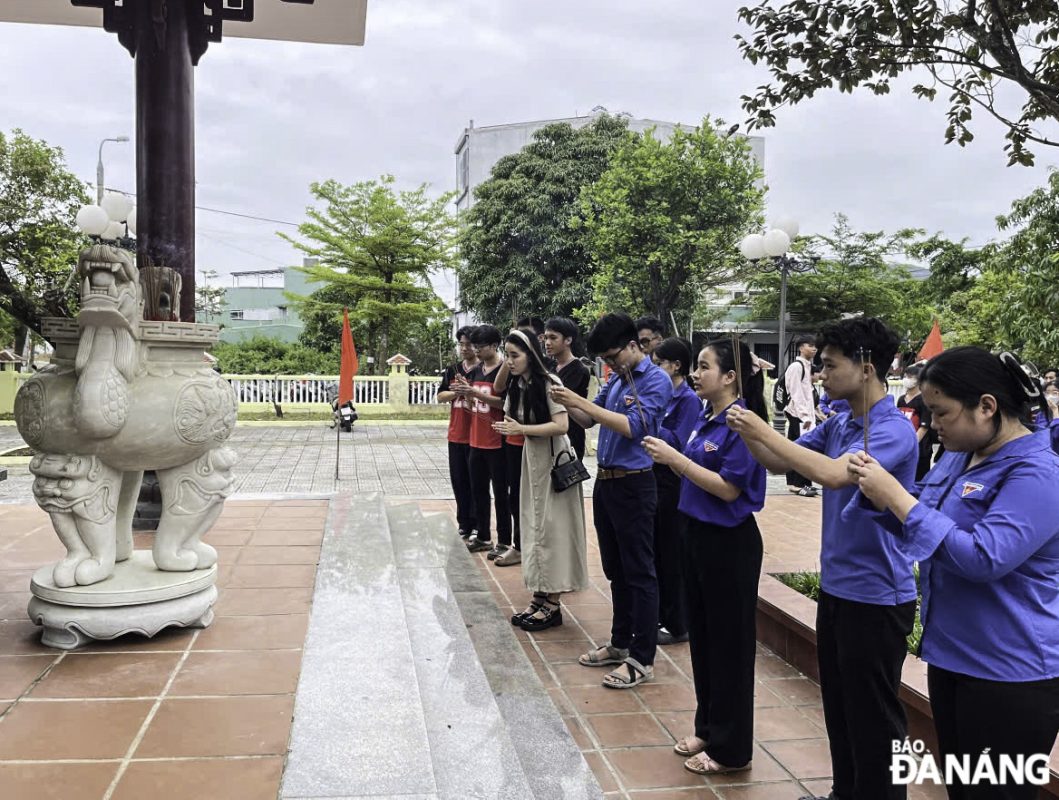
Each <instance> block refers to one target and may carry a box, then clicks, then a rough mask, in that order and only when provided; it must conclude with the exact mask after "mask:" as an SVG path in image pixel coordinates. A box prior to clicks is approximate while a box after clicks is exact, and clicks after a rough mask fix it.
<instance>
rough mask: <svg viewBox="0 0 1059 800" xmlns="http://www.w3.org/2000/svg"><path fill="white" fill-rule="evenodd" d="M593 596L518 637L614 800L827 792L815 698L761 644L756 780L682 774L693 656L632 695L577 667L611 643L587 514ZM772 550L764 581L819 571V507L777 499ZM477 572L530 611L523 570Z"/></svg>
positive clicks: (438, 506)
mask: <svg viewBox="0 0 1059 800" xmlns="http://www.w3.org/2000/svg"><path fill="white" fill-rule="evenodd" d="M420 508H421V509H422V510H423V511H424V512H425V513H431V512H445V513H448V514H450V515H453V514H454V505H453V504H452V503H451V502H447V501H421V503H420ZM586 520H587V522H588V555H589V568H588V569H589V575H590V578H591V583H592V585H591V587H590V588H589V589H587V590H585V591H583V592H577V593H575V594H571V595H567V596H564V598H563V619H564V624H563V625H562V626H561V627H558V628H552V629H549V630H547V631H542V632H540V633H535V634H530V633H526V632H525V631H521V630H518V631H517V636H518V637H519V639H520V640H521V643H522V648H523V650H525V652H526V655H527V656H528V657H529V659H530V662H531V663H532V664H533V666H534V669H535V670H536V671H537V674H538V676H540V679H541V681H542V682H543V683H544V685H545V687H546V688H547V690H548V694H549V695H550V696H551V698H552V700H553V702H554V703H555V706H556V708H558V709H559V712H560V713H561V714H562V716H563V719H564V721H565V722H566V725H567V727H568V728H569V730H570V733H571V735H573V737H574V739H575V741H576V742H577V743H578V745H579V746H580V747H581V751H582V753H583V755H584V757H585V759H586V760H587V761H588V763H589V765H590V766H591V767H592V770H593V772H594V773H595V774H596V778H597V779H598V780H599V783H600V786H601V787H602V788H603V791H604V792H605V793H606V794H607V795H608V796H610V797H621V798H637V799H638V800H639V799H641V798H642V800H648V799H650V800H676V799H677V798H680V799H681V800H691V799H692V798H704V799H707V798H708V799H709V800H717V798H721V799H722V800H795V798H797V797H799V796H800V795H803V794H806V793H808V792H814V793H816V794H820V795H826V794H827V793H828V792H829V791H830V788H831V782H830V780H829V777H830V772H831V763H830V755H829V752H828V746H827V736H826V733H825V731H824V723H823V711H822V707H821V701H820V690H819V687H818V686H817V684H816V683H814V682H813V681H811V680H809V679H808V678H806V677H805V676H803V675H802V674H801V673H799V672H798V671H797V670H795V669H794V668H793V667H791V666H790V665H788V664H787V663H786V662H785V661H783V660H781V659H780V658H778V657H777V656H776V655H774V654H773V653H772V652H771V651H770V650H768V649H767V648H765V647H763V646H762V645H758V655H757V665H756V676H757V681H756V683H757V689H756V692H755V708H756V711H755V719H754V725H755V730H754V734H755V742H756V743H755V747H754V759H753V769H752V770H750V771H748V772H744V773H733V774H729V775H719V776H714V777H710V778H704V777H700V776H697V775H694V774H692V773H690V772H688V771H687V770H685V769H684V768H683V759H682V758H680V757H679V756H677V755H676V754H675V753H674V752H673V745H674V743H675V742H676V740H677V739H679V738H681V737H683V736H686V735H688V734H690V733H693V731H694V728H693V719H694V710H695V694H694V689H693V687H692V683H691V659H690V656H689V651H688V645H687V644H686V643H685V644H679V645H672V646H667V647H660V648H659V652H658V656H657V657H656V661H655V678H654V679H653V680H652V681H651V682H649V683H646V684H643V685H642V686H639V687H636V688H635V689H630V690H625V691H615V690H613V689H604V688H603V687H602V686H600V681H601V680H602V677H603V674H604V673H605V672H606V670H601V669H592V668H588V667H582V666H581V665H579V664H578V663H577V657H578V655H580V654H581V653H583V652H585V651H586V650H588V649H589V648H590V647H591V646H594V645H598V644H601V643H602V642H605V641H607V639H608V638H609V636H610V613H611V611H610V596H609V590H608V585H607V580H606V578H605V577H603V570H602V568H601V567H600V562H599V549H598V547H597V545H596V540H595V533H594V530H593V528H592V507H591V503H586ZM758 523H759V525H760V526H761V529H762V535H763V538H764V542H765V558H764V567H763V570H762V572H763V574H764V573H768V572H778V571H794V570H802V569H816V568H818V564H819V551H820V534H819V530H820V527H819V526H820V501H819V499H815V500H814V499H811V498H801V497H794V496H791V497H783V496H779V495H770V496H769V497H768V498H767V502H766V507H765V510H764V511H763V512H762V513H761V514H759V515H758ZM478 558H479V566H480V568H481V570H482V571H483V573H484V574H485V575H487V576H488V578H489V581H490V591H491V592H492V594H493V596H494V597H495V598H496V601H497V604H498V605H499V606H500V608H501V610H502V611H503V613H504V614H510V613H512V612H513V611H515V610H521V609H522V608H524V607H525V605H526V602H527V599H528V593H527V591H526V589H525V587H524V586H523V584H522V575H521V572H520V570H519V568H518V567H494V566H492V564H491V563H490V562H489V561H488V560H486V558H485V556H484V554H478ZM944 797H945V793H944V791H940V790H938V788H937V787H930V788H928V789H919V788H916V787H912V791H910V792H909V798H910V800H935V798H937V799H938V800H940V799H941V798H944Z"/></svg>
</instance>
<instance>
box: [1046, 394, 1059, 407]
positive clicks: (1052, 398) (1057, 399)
mask: <svg viewBox="0 0 1059 800" xmlns="http://www.w3.org/2000/svg"><path fill="white" fill-rule="evenodd" d="M1044 399H1045V400H1047V401H1048V405H1052V406H1059V394H1046V395H1045V396H1044Z"/></svg>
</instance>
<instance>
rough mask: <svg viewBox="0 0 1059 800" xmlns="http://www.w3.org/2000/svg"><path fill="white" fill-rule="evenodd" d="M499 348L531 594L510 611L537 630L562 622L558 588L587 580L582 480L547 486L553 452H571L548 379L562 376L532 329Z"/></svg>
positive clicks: (573, 588) (504, 425)
mask: <svg viewBox="0 0 1059 800" xmlns="http://www.w3.org/2000/svg"><path fill="white" fill-rule="evenodd" d="M504 349H505V351H506V355H507V364H508V367H509V369H510V370H511V375H512V377H513V378H514V380H513V381H512V383H511V385H510V386H509V388H508V393H507V399H506V400H505V403H504V421H503V422H497V423H494V425H493V427H494V428H495V429H496V430H497V431H499V432H500V433H503V434H505V435H521V436H525V437H526V444H525V446H524V447H523V449H522V483H521V492H520V495H519V519H520V521H521V525H522V580H523V581H524V582H525V584H526V588H527V589H529V590H530V591H531V592H533V600H532V601H531V602H530V604H529V607H528V608H527V609H526V610H525V611H523V612H522V613H520V614H515V615H514V616H513V617H512V618H511V624H512V625H517V626H518V627H520V628H522V629H523V630H527V631H539V630H544V629H545V628H551V627H554V626H556V625H562V624H563V612H562V608H561V605H560V602H559V598H560V595H561V594H563V593H565V592H577V591H580V590H582V589H584V588H585V587H586V586H587V585H588V563H587V555H586V546H585V505H584V496H583V494H582V491H581V484H580V483H578V484H576V485H575V486H571V487H570V488H569V489H567V490H566V491H563V492H556V491H555V489H554V488H553V486H552V475H551V473H552V466H553V465H554V463H555V457H556V456H558V455H559V454H560V453H563V452H565V453H571V454H572V452H573V450H572V448H571V446H570V440H569V438H568V437H567V435H566V431H567V426H568V424H569V419H568V416H567V412H566V408H565V407H563V406H561V405H559V404H558V403H556V402H554V401H553V400H552V399H551V397H550V396H549V393H548V386H549V385H550V384H553V383H554V384H557V385H561V381H560V380H559V378H558V377H556V376H555V375H552V374H550V373H549V372H548V370H547V369H546V368H545V366H544V359H543V357H542V356H541V353H540V346H539V345H538V343H537V338H536V336H535V335H534V333H533V332H532V331H523V330H513V331H511V333H510V334H508V337H507V340H506V342H505V344H504ZM563 460H565V459H563Z"/></svg>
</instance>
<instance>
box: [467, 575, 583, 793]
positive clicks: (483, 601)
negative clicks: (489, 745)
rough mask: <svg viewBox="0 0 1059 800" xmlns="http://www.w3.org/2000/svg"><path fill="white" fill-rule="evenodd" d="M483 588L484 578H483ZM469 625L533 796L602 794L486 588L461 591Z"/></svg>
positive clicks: (468, 627)
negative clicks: (475, 590)
mask: <svg viewBox="0 0 1059 800" xmlns="http://www.w3.org/2000/svg"><path fill="white" fill-rule="evenodd" d="M483 588H484V581H483ZM456 601H457V603H458V604H459V607H460V611H461V612H462V614H463V617H464V619H466V620H474V622H473V624H470V623H469V624H468V626H467V629H468V632H469V633H470V636H471V640H472V641H473V642H474V647H475V650H476V651H477V652H478V654H479V656H480V658H481V662H482V667H483V669H484V670H485V673H486V676H487V677H488V679H489V684H490V686H491V687H492V690H493V693H494V695H495V697H496V703H497V706H498V708H499V709H500V713H501V715H502V716H503V718H504V720H505V722H506V725H507V728H508V730H510V731H512V733H513V735H512V741H513V743H514V746H515V750H516V751H517V752H518V755H519V759H520V760H521V762H522V764H523V767H524V768H525V771H526V775H527V777H528V778H529V782H530V785H531V786H532V788H533V797H536V798H542V799H543V798H551V797H562V798H565V799H566V800H589V799H590V798H591V800H595V799H596V798H601V797H603V792H602V790H601V789H600V788H599V784H598V783H597V781H596V778H595V775H594V774H593V773H592V770H591V768H590V767H589V766H588V764H587V763H586V762H585V759H584V757H583V756H582V755H581V751H580V749H579V748H578V746H577V743H576V742H575V741H574V740H573V737H572V736H571V735H570V732H569V730H567V728H566V725H564V724H563V721H562V718H561V717H560V716H559V712H558V711H557V710H556V708H555V705H554V704H553V703H552V701H551V698H550V697H548V693H547V691H546V690H545V688H544V686H543V685H542V684H541V682H540V678H538V677H537V673H536V672H535V671H534V669H533V665H532V664H530V662H529V659H528V658H527V657H526V654H525V653H524V652H523V650H522V647H521V646H520V645H519V643H518V639H517V638H515V635H514V632H513V631H512V629H511V623H510V622H509V621H508V620H506V619H504V618H503V616H502V615H501V614H500V613H499V611H498V609H497V607H496V601H495V600H494V599H493V597H492V595H491V594H490V593H489V592H488V591H477V592H457V593H456Z"/></svg>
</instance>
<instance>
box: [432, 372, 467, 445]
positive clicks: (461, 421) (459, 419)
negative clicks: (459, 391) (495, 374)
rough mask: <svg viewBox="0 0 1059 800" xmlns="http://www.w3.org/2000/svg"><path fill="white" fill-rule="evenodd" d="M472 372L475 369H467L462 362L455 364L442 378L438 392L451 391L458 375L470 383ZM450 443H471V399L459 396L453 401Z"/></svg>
mask: <svg viewBox="0 0 1059 800" xmlns="http://www.w3.org/2000/svg"><path fill="white" fill-rule="evenodd" d="M472 372H474V367H471V369H465V368H464V366H463V362H462V361H461V362H460V363H458V364H453V365H452V366H451V367H449V368H448V369H446V370H445V374H444V375H442V376H441V384H440V385H439V386H438V391H439V392H448V391H451V390H452V382H453V380H455V378H456V376H457V375H460V376H462V377H463V378H464V379H466V380H468V381H469V380H470V378H469V376H470V374H471V373H472ZM449 441H450V442H453V443H454V444H468V443H470V441H471V404H470V399H469V398H467V397H463V396H462V395H458V396H457V397H456V399H455V400H453V401H452V409H451V410H450V411H449Z"/></svg>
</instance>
